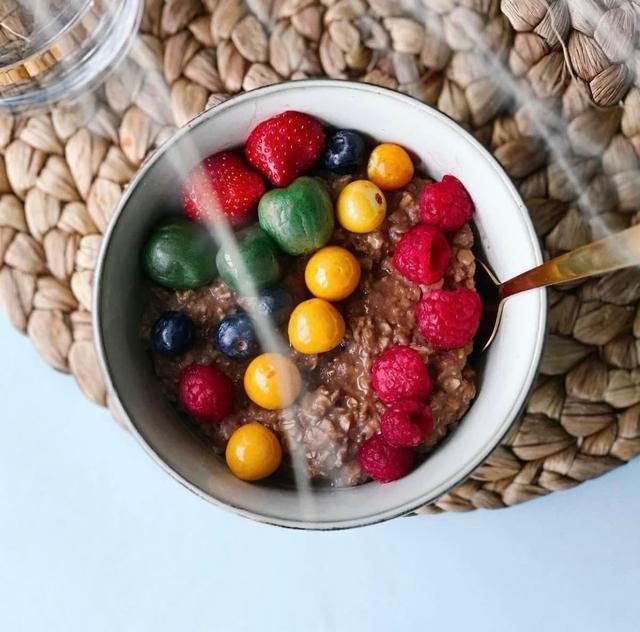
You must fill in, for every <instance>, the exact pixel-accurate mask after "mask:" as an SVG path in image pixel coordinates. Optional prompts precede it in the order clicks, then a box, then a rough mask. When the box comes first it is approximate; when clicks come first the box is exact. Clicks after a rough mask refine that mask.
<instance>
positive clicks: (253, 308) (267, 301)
mask: <svg viewBox="0 0 640 632" xmlns="http://www.w3.org/2000/svg"><path fill="white" fill-rule="evenodd" d="M239 303H240V304H241V305H242V307H243V308H244V309H246V310H247V312H249V313H250V314H256V313H258V314H262V315H263V316H268V317H270V318H271V319H272V320H273V322H274V323H275V324H276V325H283V324H284V323H286V322H287V320H289V315H290V314H291V309H292V308H293V297H292V296H291V293H290V292H289V290H287V288H286V287H284V286H283V285H275V286H273V287H268V288H265V289H264V290H262V291H261V292H260V293H259V294H258V296H241V297H240V298H239Z"/></svg>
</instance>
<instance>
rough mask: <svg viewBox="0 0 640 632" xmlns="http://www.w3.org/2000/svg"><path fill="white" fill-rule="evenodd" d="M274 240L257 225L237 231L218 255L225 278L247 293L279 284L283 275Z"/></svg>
mask: <svg viewBox="0 0 640 632" xmlns="http://www.w3.org/2000/svg"><path fill="white" fill-rule="evenodd" d="M279 254H280V253H279V251H278V247H277V246H276V244H275V242H274V241H273V240H272V239H271V237H269V235H267V233H265V232H264V231H263V230H262V229H261V228H260V226H258V225H257V224H254V225H253V226H249V227H248V228H244V229H242V230H241V231H239V232H238V233H236V241H235V242H234V243H230V244H224V245H223V246H222V247H221V248H220V250H218V254H217V255H216V267H217V269H218V274H219V275H220V277H221V278H222V280H223V281H224V282H225V283H226V284H227V285H228V286H229V287H230V288H232V289H233V290H236V291H240V292H243V293H246V294H249V293H253V291H254V290H255V289H260V288H263V287H267V286H269V285H273V284H274V283H277V282H278V280H279V279H280V277H281V275H282V268H281V266H280V259H279Z"/></svg>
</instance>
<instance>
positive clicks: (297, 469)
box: [132, 38, 318, 520]
mask: <svg viewBox="0 0 640 632" xmlns="http://www.w3.org/2000/svg"><path fill="white" fill-rule="evenodd" d="M145 46H146V44H145V43H144V42H143V41H142V40H141V39H140V38H137V39H136V42H135V43H134V46H133V50H132V57H133V59H136V57H137V58H138V59H140V58H141V57H142V58H144V57H145V56H146V55H145V51H144V47H145ZM147 79H149V77H147ZM154 81H156V82H157V85H154V88H155V89H156V90H158V94H162V95H163V98H165V99H166V102H167V103H170V94H169V90H168V88H167V86H166V84H165V83H164V81H163V80H162V78H161V77H159V76H158V77H157V78H156V79H154ZM189 138H190V137H189V136H188V135H187V136H183V139H182V142H181V147H182V151H181V152H180V154H178V153H177V152H175V151H174V152H171V151H169V152H167V153H166V154H165V157H166V158H167V159H168V160H170V161H171V164H172V165H173V168H174V171H175V173H176V186H179V184H178V183H181V182H184V181H185V180H186V178H187V176H188V175H189V172H190V169H191V168H192V167H193V166H195V165H197V164H198V163H199V162H200V161H201V160H202V155H201V153H200V152H199V151H198V148H197V146H196V144H195V142H193V141H189V140H188V139H189ZM221 149H222V148H221ZM225 149H232V148H225ZM204 186H207V185H206V184H204ZM210 211H211V216H212V217H216V218H217V219H216V220H215V221H212V222H210V223H209V230H210V232H211V235H212V236H213V238H214V240H215V242H216V244H217V245H218V247H219V248H224V250H225V251H226V252H228V253H230V256H231V259H232V262H233V265H234V266H235V267H236V268H237V270H238V272H239V274H238V277H239V294H240V295H242V296H256V295H257V294H258V292H257V289H256V286H255V284H254V282H253V278H252V277H251V275H250V274H248V273H247V269H246V266H245V264H244V261H243V259H242V256H241V255H240V251H239V249H238V242H237V240H236V238H235V235H234V232H233V230H232V229H231V227H230V226H229V224H228V223H227V221H226V219H225V218H224V216H223V215H222V214H221V213H219V211H218V209H210ZM246 311H247V313H248V314H249V316H250V317H251V320H252V321H253V324H254V326H255V330H256V334H257V336H258V338H259V340H260V344H261V346H262V349H263V351H265V352H266V351H268V352H275V353H280V354H282V355H284V356H290V349H289V346H288V344H287V343H286V342H285V341H284V340H283V339H282V337H281V336H280V334H279V333H278V331H277V329H276V328H275V327H274V324H273V321H272V320H271V318H270V317H269V316H267V315H266V314H262V313H260V312H259V311H258V310H256V309H254V307H253V306H252V305H249V306H248V309H247V310H246ZM301 395H303V393H302V394H301ZM284 414H285V415H286V412H285V413H284ZM285 436H286V438H287V444H288V447H289V454H290V456H291V463H292V466H293V472H294V479H295V485H296V489H297V490H298V492H300V493H299V494H298V499H299V502H300V505H301V507H302V510H303V515H304V516H305V517H306V518H307V519H309V520H314V519H317V517H318V516H317V511H316V507H315V503H314V501H313V493H312V490H311V484H310V482H309V478H308V476H307V474H306V470H307V467H306V459H305V456H304V452H303V449H304V447H303V446H302V445H299V444H298V443H297V442H296V441H295V440H294V438H293V437H292V436H291V435H290V433H288V432H287V433H285Z"/></svg>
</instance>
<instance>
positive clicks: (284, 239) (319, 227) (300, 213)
mask: <svg viewBox="0 0 640 632" xmlns="http://www.w3.org/2000/svg"><path fill="white" fill-rule="evenodd" d="M258 217H259V219H260V226H262V229H263V230H264V231H265V232H266V233H267V234H269V235H270V236H271V238H272V239H273V240H274V241H275V242H276V243H277V244H278V246H279V247H280V249H281V250H284V251H285V252H286V253H288V254H290V255H308V254H311V253H312V252H314V251H315V250H317V249H318V248H322V246H324V245H325V244H326V243H327V242H328V241H329V239H330V238H331V235H332V234H333V226H334V215H333V203H332V202H331V196H330V195H329V192H328V191H327V187H325V186H324V185H323V184H322V183H321V182H320V181H319V180H316V179H315V178H310V177H309V176H302V177H301V178H297V179H296V180H295V182H293V183H292V184H291V185H289V186H288V187H286V188H283V189H274V190H273V191H269V193H267V194H266V195H264V196H263V197H262V199H261V200H260V204H259V205H258Z"/></svg>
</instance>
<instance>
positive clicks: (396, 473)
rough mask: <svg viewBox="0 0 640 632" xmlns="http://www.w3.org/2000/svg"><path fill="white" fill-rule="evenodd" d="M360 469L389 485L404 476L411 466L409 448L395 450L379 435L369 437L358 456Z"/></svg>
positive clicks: (411, 454)
mask: <svg viewBox="0 0 640 632" xmlns="http://www.w3.org/2000/svg"><path fill="white" fill-rule="evenodd" d="M358 459H359V460H360V465H361V466H362V469H363V470H364V471H365V472H366V473H367V474H368V475H369V476H370V477H371V478H372V479H374V480H376V481H378V482H380V483H390V482H391V481H395V480H397V479H399V478H402V477H403V476H406V475H407V474H408V473H409V472H410V471H411V467H412V465H413V451H412V450H411V449H410V448H396V447H394V446H392V445H390V444H389V443H387V441H386V440H385V438H384V437H383V436H382V435H381V434H377V435H373V436H372V437H369V439H367V440H366V441H365V442H364V443H363V444H362V447H361V448H360V452H359V454H358Z"/></svg>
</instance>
